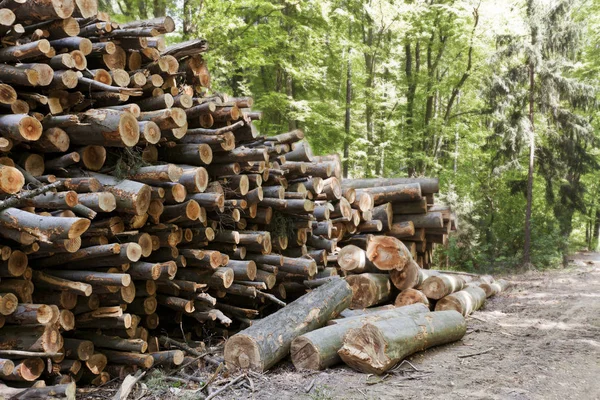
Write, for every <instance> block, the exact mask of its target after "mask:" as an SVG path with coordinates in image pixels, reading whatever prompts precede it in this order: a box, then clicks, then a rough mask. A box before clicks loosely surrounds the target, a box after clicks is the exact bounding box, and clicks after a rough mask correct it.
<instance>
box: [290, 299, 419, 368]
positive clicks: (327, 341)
mask: <svg viewBox="0 0 600 400" xmlns="http://www.w3.org/2000/svg"><path fill="white" fill-rule="evenodd" d="M428 312H429V307H426V306H425V305H422V304H415V305H412V306H407V307H397V308H392V309H385V310H380V311H378V312H375V313H370V314H366V315H359V316H357V317H352V318H343V319H339V320H335V321H337V323H335V324H333V325H329V326H326V327H323V328H320V329H316V330H314V331H312V332H308V333H305V334H304V335H302V336H299V337H297V338H296V339H294V340H293V341H292V345H291V348H290V354H291V357H292V362H293V363H294V367H296V368H297V369H312V370H321V369H325V368H327V367H330V366H332V365H335V364H337V363H339V362H341V361H342V360H341V358H340V356H339V355H338V351H339V350H340V349H341V348H342V344H343V341H344V336H345V335H346V333H347V332H348V331H349V330H350V329H355V328H360V327H361V326H363V325H364V324H365V323H368V322H375V321H380V320H384V319H391V318H396V317H399V316H413V315H418V314H423V313H428Z"/></svg>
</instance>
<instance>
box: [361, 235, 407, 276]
mask: <svg viewBox="0 0 600 400" xmlns="http://www.w3.org/2000/svg"><path fill="white" fill-rule="evenodd" d="M366 253H367V258H368V259H369V260H370V261H371V262H372V263H373V265H375V266H376V267H377V268H379V269H380V270H392V269H397V270H402V269H403V268H404V266H405V265H406V264H407V263H408V262H409V261H410V260H411V258H412V257H411V254H410V251H409V250H408V249H407V248H406V246H405V245H404V244H403V243H402V242H401V241H400V240H398V239H396V238H394V237H391V236H374V237H373V238H372V239H371V240H369V241H368V243H367V249H366Z"/></svg>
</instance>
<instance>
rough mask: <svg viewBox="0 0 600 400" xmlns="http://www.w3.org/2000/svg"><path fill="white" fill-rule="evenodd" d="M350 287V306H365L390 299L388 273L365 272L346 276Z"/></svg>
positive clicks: (390, 290)
mask: <svg viewBox="0 0 600 400" xmlns="http://www.w3.org/2000/svg"><path fill="white" fill-rule="evenodd" d="M346 281H347V282H348V285H350V287H351V288H352V302H351V304H350V308H352V309H357V308H367V307H371V306H374V305H377V304H381V303H383V302H386V301H388V300H389V299H390V296H391V294H392V287H391V284H390V279H389V275H388V274H372V273H365V274H360V275H350V276H348V277H347V278H346Z"/></svg>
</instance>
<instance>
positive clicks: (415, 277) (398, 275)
mask: <svg viewBox="0 0 600 400" xmlns="http://www.w3.org/2000/svg"><path fill="white" fill-rule="evenodd" d="M420 269H421V267H419V264H417V263H416V262H415V261H414V260H410V261H409V262H408V263H407V264H406V265H405V266H404V268H403V269H402V270H397V269H394V270H391V271H390V280H391V281H392V284H393V285H394V286H395V287H396V289H398V290H405V289H410V288H414V287H417V286H419V284H420V282H419V270H420Z"/></svg>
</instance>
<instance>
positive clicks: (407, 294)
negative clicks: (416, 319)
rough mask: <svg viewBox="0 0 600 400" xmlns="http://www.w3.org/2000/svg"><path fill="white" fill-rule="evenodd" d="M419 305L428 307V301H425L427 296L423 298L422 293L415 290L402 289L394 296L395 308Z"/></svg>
mask: <svg viewBox="0 0 600 400" xmlns="http://www.w3.org/2000/svg"><path fill="white" fill-rule="evenodd" d="M419 303H422V304H425V305H426V306H427V307H429V299H427V296H425V295H424V294H423V292H421V291H420V290H417V289H404V290H403V291H401V292H400V293H399V294H398V296H396V300H395V301H394V305H395V306H396V307H402V306H408V305H410V304H419Z"/></svg>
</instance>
